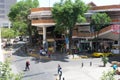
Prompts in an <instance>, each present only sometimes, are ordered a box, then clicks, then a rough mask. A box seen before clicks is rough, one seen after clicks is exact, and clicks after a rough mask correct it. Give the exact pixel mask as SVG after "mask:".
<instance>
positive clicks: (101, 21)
mask: <svg viewBox="0 0 120 80" xmlns="http://www.w3.org/2000/svg"><path fill="white" fill-rule="evenodd" d="M110 21H111V19H110V17H109V16H108V15H107V14H106V13H95V14H93V15H92V16H91V24H90V25H91V28H92V29H93V30H94V33H95V34H94V35H95V41H97V39H98V34H99V31H100V30H101V29H102V28H104V27H105V26H108V25H109V23H110ZM96 48H97V49H98V46H97V47H96ZM97 49H96V50H97Z"/></svg>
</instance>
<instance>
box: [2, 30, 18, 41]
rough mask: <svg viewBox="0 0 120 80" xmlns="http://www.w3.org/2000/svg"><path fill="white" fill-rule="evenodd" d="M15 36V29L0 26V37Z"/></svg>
mask: <svg viewBox="0 0 120 80" xmlns="http://www.w3.org/2000/svg"><path fill="white" fill-rule="evenodd" d="M15 36H17V34H15V31H14V30H13V29H9V28H2V29H1V37H2V38H8V39H10V38H14V37H15Z"/></svg>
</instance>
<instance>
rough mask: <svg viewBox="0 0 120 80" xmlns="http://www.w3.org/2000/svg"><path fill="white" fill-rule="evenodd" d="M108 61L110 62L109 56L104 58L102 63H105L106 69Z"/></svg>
mask: <svg viewBox="0 0 120 80" xmlns="http://www.w3.org/2000/svg"><path fill="white" fill-rule="evenodd" d="M108 60H109V58H108V57H107V56H103V57H102V62H103V66H104V67H106V64H107V62H108Z"/></svg>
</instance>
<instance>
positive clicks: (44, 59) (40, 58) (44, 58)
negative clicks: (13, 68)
mask: <svg viewBox="0 0 120 80" xmlns="http://www.w3.org/2000/svg"><path fill="white" fill-rule="evenodd" d="M31 56H32V59H31V60H32V61H35V63H39V62H43V63H45V62H49V61H62V62H68V60H67V59H68V57H67V55H66V54H60V53H54V54H52V55H51V57H48V56H39V55H38V54H34V55H33V54H32V55H31Z"/></svg>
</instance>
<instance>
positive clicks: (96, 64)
mask: <svg viewBox="0 0 120 80" xmlns="http://www.w3.org/2000/svg"><path fill="white" fill-rule="evenodd" d="M27 60H29V61H30V71H24V69H25V62H26V61H27ZM90 62H92V66H90ZM82 63H83V67H82ZM58 64H60V65H61V66H62V71H63V76H62V77H64V78H65V80H100V77H101V75H102V73H103V72H104V71H109V70H112V68H111V67H110V66H111V64H110V63H108V64H107V67H101V66H102V61H101V59H100V58H90V59H69V57H68V56H67V55H64V54H62V55H61V54H55V55H53V57H52V59H42V60H40V61H38V60H36V59H35V58H34V57H31V56H28V55H27V54H26V53H24V52H23V51H19V52H17V53H16V54H13V56H12V69H13V71H14V72H15V73H16V72H23V73H24V76H23V80H56V76H57V65H58ZM116 77H117V80H118V78H119V77H118V76H116Z"/></svg>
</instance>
